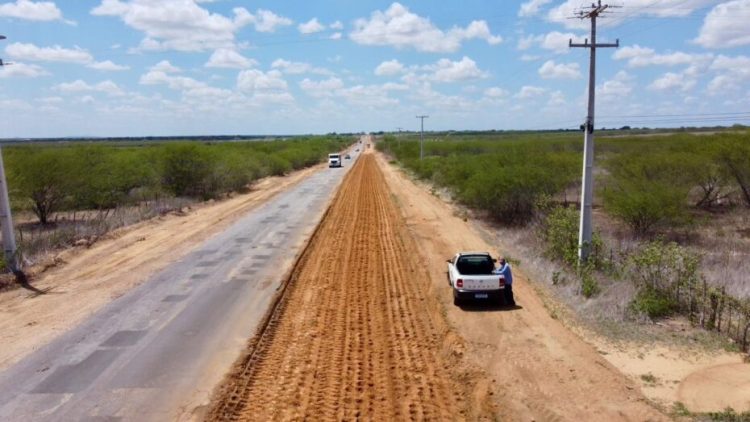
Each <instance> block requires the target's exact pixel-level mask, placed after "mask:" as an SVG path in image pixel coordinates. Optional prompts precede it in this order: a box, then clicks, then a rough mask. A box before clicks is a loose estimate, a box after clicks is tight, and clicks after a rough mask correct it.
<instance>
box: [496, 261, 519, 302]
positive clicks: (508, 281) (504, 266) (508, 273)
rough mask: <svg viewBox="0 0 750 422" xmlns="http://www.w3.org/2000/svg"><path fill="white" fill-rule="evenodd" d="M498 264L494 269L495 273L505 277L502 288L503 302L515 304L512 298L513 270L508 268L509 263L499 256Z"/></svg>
mask: <svg viewBox="0 0 750 422" xmlns="http://www.w3.org/2000/svg"><path fill="white" fill-rule="evenodd" d="M498 264H499V267H498V268H497V269H496V270H495V273H496V274H502V275H503V276H504V277H505V289H503V295H504V296H505V304H506V305H508V306H516V300H515V299H514V298H513V272H512V270H511V269H510V264H509V263H508V262H506V261H505V258H500V259H499V260H498Z"/></svg>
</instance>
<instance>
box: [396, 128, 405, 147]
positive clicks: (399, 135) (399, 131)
mask: <svg viewBox="0 0 750 422" xmlns="http://www.w3.org/2000/svg"><path fill="white" fill-rule="evenodd" d="M396 129H398V146H401V130H402V129H403V128H402V127H397V128H396Z"/></svg>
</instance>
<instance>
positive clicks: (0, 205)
mask: <svg viewBox="0 0 750 422" xmlns="http://www.w3.org/2000/svg"><path fill="white" fill-rule="evenodd" d="M4 39H5V35H0V40H4ZM8 64H10V63H4V62H3V61H2V59H0V66H6V65H8ZM0 229H2V235H3V250H4V252H5V263H6V266H7V267H8V268H9V269H10V270H11V271H12V272H13V274H15V275H16V277H17V278H18V274H19V272H20V268H19V266H18V255H17V254H16V233H15V231H14V230H13V216H12V215H11V213H10V199H9V198H8V182H7V181H6V179H5V165H4V164H3V152H2V148H0Z"/></svg>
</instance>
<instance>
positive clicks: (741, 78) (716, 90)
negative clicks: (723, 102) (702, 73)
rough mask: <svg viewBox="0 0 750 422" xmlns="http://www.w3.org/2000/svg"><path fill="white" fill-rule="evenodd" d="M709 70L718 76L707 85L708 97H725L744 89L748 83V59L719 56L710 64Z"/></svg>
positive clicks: (749, 74) (749, 75) (749, 73)
mask: <svg viewBox="0 0 750 422" xmlns="http://www.w3.org/2000/svg"><path fill="white" fill-rule="evenodd" d="M709 69H710V70H712V71H715V72H717V73H718V74H717V75H716V76H715V77H714V78H713V79H712V80H711V81H710V82H709V83H708V87H707V91H708V93H709V94H710V95H727V94H728V93H732V92H738V91H739V90H742V89H743V88H745V86H744V84H745V83H747V82H750V57H747V56H736V57H729V56H724V55H719V56H718V57H716V59H715V60H714V61H713V63H711V66H710V67H709Z"/></svg>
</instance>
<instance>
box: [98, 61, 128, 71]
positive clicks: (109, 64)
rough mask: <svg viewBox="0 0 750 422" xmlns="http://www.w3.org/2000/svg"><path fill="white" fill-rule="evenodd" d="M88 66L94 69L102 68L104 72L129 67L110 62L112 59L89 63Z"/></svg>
mask: <svg viewBox="0 0 750 422" xmlns="http://www.w3.org/2000/svg"><path fill="white" fill-rule="evenodd" d="M88 67H90V68H92V69H96V70H103V71H106V72H119V71H123V70H128V69H130V67H129V66H121V65H119V64H115V63H112V61H110V60H105V61H103V62H94V63H91V64H89V65H88Z"/></svg>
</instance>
